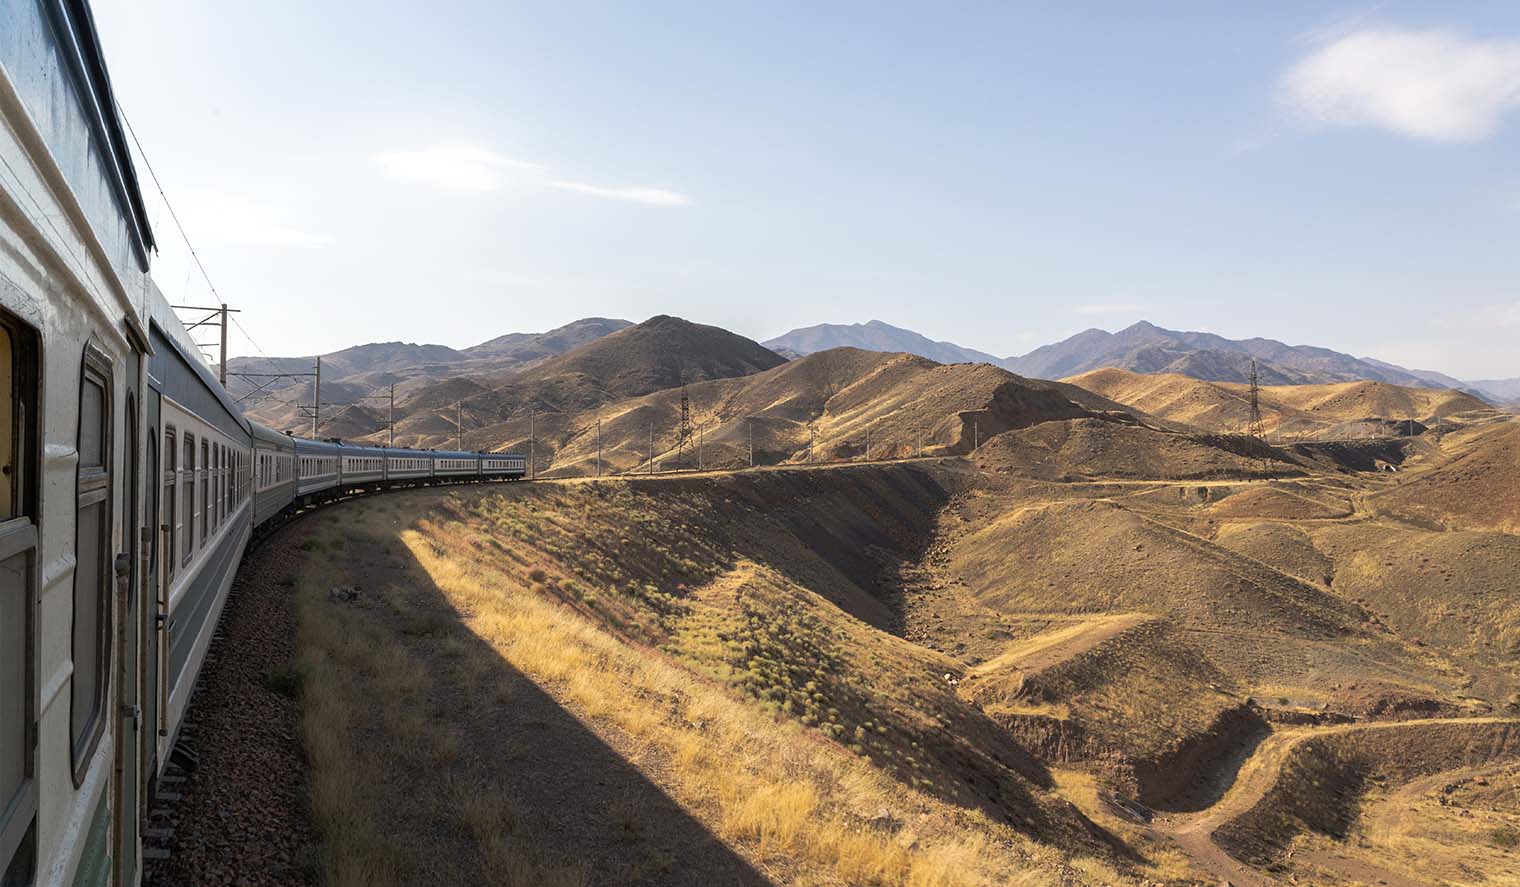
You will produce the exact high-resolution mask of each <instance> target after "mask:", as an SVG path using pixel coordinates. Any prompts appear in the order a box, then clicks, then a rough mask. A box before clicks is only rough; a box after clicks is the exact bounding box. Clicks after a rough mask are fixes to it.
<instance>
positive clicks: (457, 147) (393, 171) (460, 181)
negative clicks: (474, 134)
mask: <svg viewBox="0 0 1520 887" xmlns="http://www.w3.org/2000/svg"><path fill="white" fill-rule="evenodd" d="M375 162H376V163H378V164H379V165H380V168H381V169H383V170H385V172H386V173H387V174H388V175H391V176H394V177H395V178H398V179H410V180H411V181H414V182H421V183H423V184H425V185H433V186H436V187H439V188H444V189H446V190H449V191H459V192H462V193H478V192H486V191H496V190H499V189H500V188H502V187H503V186H505V185H506V184H507V183H508V182H509V181H511V180H512V178H513V177H514V176H521V175H523V174H525V173H526V174H542V173H543V172H544V168H543V167H542V166H539V165H538V164H536V163H527V162H525V161H522V160H516V159H514V158H511V157H508V156H506V155H505V154H498V153H496V152H495V151H489V150H487V149H485V148H482V147H479V146H478V145H472V144H469V143H467V142H450V143H445V144H440V145H432V146H430V147H427V148H417V149H414V150H410V151H387V152H383V153H380V154H376V155H375Z"/></svg>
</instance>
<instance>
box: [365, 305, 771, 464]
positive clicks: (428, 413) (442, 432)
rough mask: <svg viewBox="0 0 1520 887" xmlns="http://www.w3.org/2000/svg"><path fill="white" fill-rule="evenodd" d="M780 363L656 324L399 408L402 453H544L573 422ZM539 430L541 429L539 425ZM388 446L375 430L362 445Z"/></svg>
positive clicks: (728, 337)
mask: <svg viewBox="0 0 1520 887" xmlns="http://www.w3.org/2000/svg"><path fill="white" fill-rule="evenodd" d="M783 363H785V358H782V357H781V356H780V355H777V354H775V353H774V352H771V351H769V350H767V349H765V348H763V347H761V346H760V345H758V344H756V343H755V342H752V341H750V340H749V339H746V338H744V337H742V336H738V335H735V334H733V333H730V332H728V331H727V330H724V329H720V328H718V327H714V326H706V325H703V324H696V323H691V322H690V321H686V320H682V319H680V318H677V317H669V316H666V315H660V316H658V317H653V318H650V319H649V320H646V321H644V322H643V323H640V324H637V325H635V326H630V327H626V328H624V329H621V330H619V331H617V332H615V333H611V334H609V335H607V336H605V337H601V338H598V339H595V340H593V341H591V342H588V343H586V344H584V345H581V346H579V347H577V348H573V349H571V350H570V351H568V352H566V353H564V354H562V355H559V356H557V357H554V358H550V359H548V360H545V361H541V362H539V363H537V364H535V365H534V366H532V367H530V368H527V369H524V370H521V371H517V372H509V373H502V374H496V375H494V376H475V377H471V378H468V379H459V378H454V379H448V380H445V381H442V382H438V383H434V384H431V385H427V386H424V387H422V388H421V389H419V390H417V391H416V392H415V393H414V394H413V395H412V396H411V397H409V398H408V399H407V400H406V401H405V402H404V403H400V404H398V405H397V417H398V418H397V420H396V432H395V440H396V443H397V445H400V446H421V447H448V446H457V445H458V431H457V429H458V424H457V423H458V422H459V421H460V419H461V417H463V420H464V427H465V430H466V432H467V433H466V435H465V438H466V439H465V440H464V445H465V446H466V447H467V448H469V449H487V450H499V449H503V448H507V447H509V446H510V444H512V443H514V442H515V438H514V437H513V435H514V434H515V431H512V430H509V429H516V428H517V426H518V425H521V436H522V438H523V439H524V440H526V439H527V437H528V436H529V431H530V424H531V426H532V430H534V431H538V430H539V429H540V428H541V429H542V433H543V435H544V440H545V443H546V446H549V447H551V448H552V447H553V441H554V439H555V435H556V434H557V433H559V432H557V431H556V429H561V428H563V427H564V426H565V423H566V422H567V421H568V420H569V418H570V417H572V416H574V415H575V414H578V413H581V412H585V411H590V410H594V409H597V408H600V407H602V406H604V405H606V404H609V403H613V402H616V401H620V400H625V399H628V398H636V397H638V396H640V395H645V394H648V393H650V392H654V391H659V390H663V389H671V388H678V387H680V386H681V385H682V384H683V382H685V383H700V382H703V381H707V380H712V379H724V378H730V377H735V376H744V375H748V374H750V373H755V372H759V371H761V370H764V369H769V368H771V367H775V366H778V365H780V364H783ZM540 419H541V420H542V425H541V426H540V425H539V420H540ZM385 438H386V433H385V431H384V430H383V429H375V431H374V432H373V433H371V434H370V435H369V436H368V438H367V439H368V440H370V441H374V442H379V441H381V440H384V439H385Z"/></svg>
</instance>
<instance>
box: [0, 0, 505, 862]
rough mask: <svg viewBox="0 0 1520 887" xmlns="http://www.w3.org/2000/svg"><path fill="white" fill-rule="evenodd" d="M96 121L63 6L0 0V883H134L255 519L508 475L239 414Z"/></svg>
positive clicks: (102, 114) (81, 22)
mask: <svg viewBox="0 0 1520 887" xmlns="http://www.w3.org/2000/svg"><path fill="white" fill-rule="evenodd" d="M115 107H116V103H115V100H114V97H113V96H112V93H111V84H110V80H109V77H108V76H107V72H106V67H105V63H104V59H103V57H102V55H101V53H100V50H99V46H98V41H97V38H96V34H95V30H94V26H93V23H92V19H91V16H90V11H89V8H88V5H87V3H86V0H0V887H32V885H47V887H66V885H81V887H95V885H126V887H132V885H136V884H139V883H141V880H142V868H143V866H142V863H143V845H142V828H143V823H144V819H145V816H146V813H147V810H148V809H149V806H150V802H151V801H150V799H151V798H152V796H153V794H154V792H155V789H156V780H157V778H158V776H159V774H160V773H161V772H162V770H163V768H164V766H165V764H166V763H167V760H168V756H169V753H170V750H171V749H172V748H173V745H174V742H175V737H176V734H177V733H178V731H179V729H180V726H181V724H182V723H183V720H184V715H185V711H186V708H187V706H188V705H189V703H190V696H191V693H192V690H193V688H194V686H195V679H196V676H197V674H198V673H199V671H200V669H201V666H202V663H203V662H204V660H205V657H206V651H207V648H208V646H209V645H210V641H211V635H212V633H213V632H214V631H215V626H216V623H217V620H218V618H219V617H220V615H221V611H222V608H223V606H224V604H225V602H226V600H227V594H228V589H229V588H230V586H231V582H232V578H233V575H234V574H235V572H236V570H237V566H238V564H239V562H240V561H241V559H242V558H243V556H244V554H245V552H246V550H247V547H248V544H249V540H250V539H251V538H252V536H253V534H254V533H255V532H256V531H258V530H259V528H260V526H261V525H263V524H266V523H268V522H270V521H273V520H276V519H277V518H279V517H280V516H281V515H284V514H289V513H290V512H292V511H294V510H296V509H299V508H301V507H303V506H307V505H311V504H316V503H320V502H322V501H325V500H327V499H331V498H337V497H341V496H343V495H347V494H350V493H352V492H356V491H375V490H384V489H388V488H390V487H393V486H413V485H420V484H431V483H460V482H476V481H482V480H502V479H515V478H520V477H522V476H523V475H524V473H525V464H524V460H523V457H522V456H520V455H517V454H512V453H491V454H484V455H483V454H479V453H453V452H450V453H432V452H426V451H417V450H396V449H377V448H372V447H357V446H352V445H348V444H342V443H337V442H331V441H307V440H302V439H299V438H295V437H292V436H290V435H288V434H283V433H280V432H278V431H274V430H272V429H269V428H265V427H263V426H262V425H259V424H258V423H255V422H250V421H249V420H248V419H247V418H246V417H245V416H243V415H242V413H241V411H240V410H239V409H238V408H237V406H236V404H235V403H233V401H232V400H231V399H230V398H229V397H228V396H227V394H226V392H225V391H223V390H222V388H221V386H220V385H219V384H218V383H217V381H216V380H215V378H214V377H213V376H212V375H211V373H210V372H209V371H208V370H207V368H206V367H205V365H204V364H203V363H202V362H201V361H200V359H199V358H198V357H197V356H196V355H197V353H198V350H197V348H196V346H195V344H194V342H193V341H192V340H191V338H190V336H189V335H188V334H187V333H186V331H185V329H184V327H183V325H181V323H180V322H179V319H178V318H177V317H176V316H175V314H174V311H173V310H172V309H171V308H170V307H169V305H168V303H167V302H166V301H165V299H164V298H163V296H162V294H160V293H159V291H158V289H157V287H156V286H155V285H154V283H153V281H152V279H151V278H150V276H149V274H148V267H149V258H150V256H151V255H152V251H153V248H154V242H153V234H152V231H151V230H150V227H149V225H148V222H147V213H146V211H145V210H144V206H143V200H142V194H141V191H140V189H139V187H138V182H137V179H136V174H135V172H134V170H133V164H132V158H131V156H130V154H129V152H128V150H127V143H126V139H125V137H124V133H123V131H122V128H121V125H120V122H119V121H118V119H117V118H116V114H115V112H114V110H112V109H114V108H115ZM350 468H351V469H352V470H349V469H350Z"/></svg>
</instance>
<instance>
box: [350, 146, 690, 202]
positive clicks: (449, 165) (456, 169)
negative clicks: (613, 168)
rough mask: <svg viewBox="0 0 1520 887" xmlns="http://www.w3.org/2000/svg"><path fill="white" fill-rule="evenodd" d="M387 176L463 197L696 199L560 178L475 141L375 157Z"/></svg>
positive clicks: (395, 152)
mask: <svg viewBox="0 0 1520 887" xmlns="http://www.w3.org/2000/svg"><path fill="white" fill-rule="evenodd" d="M375 162H376V163H377V164H379V166H380V168H381V169H382V170H384V171H385V173H386V174H387V175H390V176H393V177H395V178H398V179H408V180H411V181H414V182H421V183H423V184H425V185H432V186H434V187H437V188H443V189H445V190H448V191H457V192H460V193H466V194H470V193H477V194H478V193H489V192H492V191H499V190H501V189H502V188H505V187H507V186H508V185H511V184H521V185H527V186H534V187H542V188H554V189H556V190H559V191H570V192H573V193H576V194H584V195H587V196H589V197H599V198H602V199H603V200H621V201H625V202H629V203H643V204H648V205H650V206H686V205H688V204H690V203H691V198H689V197H687V196H686V195H684V194H680V193H678V192H675V191H668V190H666V189H663V188H649V187H641V186H634V187H608V186H605V185H594V184H591V183H589V182H578V181H573V180H570V179H562V178H555V177H553V176H551V175H550V173H549V169H548V167H546V166H543V165H541V164H538V163H530V162H528V161H526V160H518V159H516V158H514V157H508V156H507V155H505V154H500V153H498V152H496V151H492V150H490V149H488V148H482V147H480V146H479V145H475V144H471V143H469V142H449V143H444V144H439V145H433V146H431V147H427V148H419V149H414V150H409V151H387V152H383V153H380V154H377V155H375Z"/></svg>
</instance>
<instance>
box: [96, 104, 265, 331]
mask: <svg viewBox="0 0 1520 887" xmlns="http://www.w3.org/2000/svg"><path fill="white" fill-rule="evenodd" d="M116 113H118V114H120V115H121V119H122V122H123V123H125V124H126V125H127V132H128V133H129V134H130V135H131V136H132V144H134V145H136V146H137V153H138V154H140V155H142V159H143V166H145V167H147V168H148V175H149V176H150V177H151V178H152V179H153V186H154V187H155V188H157V189H158V196H159V197H162V198H163V199H164V208H165V209H167V210H169V218H171V219H173V220H174V227H175V228H176V229H178V230H179V236H180V238H181V239H182V240H184V241H185V248H186V249H188V250H190V258H192V259H194V260H195V267H197V268H199V269H200V270H201V277H203V278H205V280H206V286H207V287H208V288H210V290H211V295H212V296H214V297H215V298H216V301H217V304H219V305H225V304H227V302H226V301H225V300H223V299H222V294H221V293H219V292H217V291H216V284H214V283H212V282H211V275H210V274H207V273H206V266H205V265H204V264H202V263H201V257H200V253H197V252H196V251H195V245H194V244H192V243H191V242H190V235H189V234H186V233H185V226H184V225H182V224H180V221H179V214H178V213H176V212H175V211H174V204H172V203H170V202H169V195H168V194H165V193H164V184H163V182H160V181H159V180H158V173H156V172H154V171H153V164H152V162H150V161H149V160H148V152H147V151H146V150H144V149H143V146H142V142H141V141H138V138H137V130H135V129H133V128H132V121H131V120H129V119H128V118H127V112H126V109H125V108H123V107H122V106H121V102H117V103H116ZM238 328H239V329H242V327H241V325H240V326H239V327H238ZM243 334H244V335H247V334H248V332H247V330H244V331H243ZM248 341H250V342H252V341H253V339H252V338H249V340H248ZM254 347H255V348H257V347H258V346H257V345H255V346H254Z"/></svg>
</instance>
